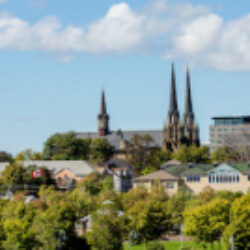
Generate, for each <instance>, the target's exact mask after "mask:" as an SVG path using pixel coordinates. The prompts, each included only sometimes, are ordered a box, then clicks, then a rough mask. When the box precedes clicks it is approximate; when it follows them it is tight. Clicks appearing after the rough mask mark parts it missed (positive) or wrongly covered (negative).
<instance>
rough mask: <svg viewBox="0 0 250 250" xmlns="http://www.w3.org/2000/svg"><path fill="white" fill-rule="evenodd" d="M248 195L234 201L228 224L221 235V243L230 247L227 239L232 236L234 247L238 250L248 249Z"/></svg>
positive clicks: (249, 245) (249, 237) (249, 203)
mask: <svg viewBox="0 0 250 250" xmlns="http://www.w3.org/2000/svg"><path fill="white" fill-rule="evenodd" d="M249 214H250V193H247V194H246V195H244V196H242V197H240V198H238V199H236V200H235V201H234V202H233V204H232V207H231V211H230V224H229V225H228V226H227V227H226V229H225V231H224V233H223V241H224V243H225V245H226V246H227V247H229V246H230V242H229V239H230V237H231V236H232V235H233V236H234V245H235V246H236V247H238V248H239V249H249V248H250V219H249Z"/></svg>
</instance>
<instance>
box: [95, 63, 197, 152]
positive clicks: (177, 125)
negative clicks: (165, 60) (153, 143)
mask: <svg viewBox="0 0 250 250" xmlns="http://www.w3.org/2000/svg"><path fill="white" fill-rule="evenodd" d="M190 83H191V81H190V72H189V69H188V68H187V72H186V95H185V108H184V113H183V120H182V123H181V122H180V114H179V110H178V102H177V91H176V78H175V70H174V64H172V70H171V87H170V101H169V111H168V124H167V125H165V126H164V129H163V138H162V147H163V148H165V149H169V150H171V151H176V150H177V149H178V148H179V147H180V146H181V145H182V144H186V145H187V146H190V145H196V146H199V144H200V141H199V128H198V126H196V125H195V116H194V112H193V104H192V96H191V87H190ZM110 133H111V132H110V130H109V115H108V113H107V106H106V100H105V93H104V90H103V91H102V95H101V107H100V113H99V115H98V135H99V136H103V137H104V136H107V135H109V134H110Z"/></svg>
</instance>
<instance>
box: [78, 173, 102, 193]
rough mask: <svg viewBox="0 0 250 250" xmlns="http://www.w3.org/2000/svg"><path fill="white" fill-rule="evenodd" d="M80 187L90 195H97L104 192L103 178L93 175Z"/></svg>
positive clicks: (83, 181) (87, 177)
mask: <svg viewBox="0 0 250 250" xmlns="http://www.w3.org/2000/svg"><path fill="white" fill-rule="evenodd" d="M78 187H82V188H83V189H84V190H85V191H86V192H87V193H89V194H90V195H96V194H98V193H99V192H100V191H101V190H102V176H101V175H99V174H98V173H91V174H90V175H88V176H86V177H85V178H84V179H83V180H82V181H81V182H80V183H79V184H78Z"/></svg>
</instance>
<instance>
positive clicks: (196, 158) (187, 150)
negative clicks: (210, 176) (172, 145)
mask: <svg viewBox="0 0 250 250" xmlns="http://www.w3.org/2000/svg"><path fill="white" fill-rule="evenodd" d="M174 158H175V159H177V160H179V161H181V162H184V163H188V162H194V163H209V162H210V150H209V148H208V147H207V146H203V147H201V148H199V147H196V146H194V145H192V146H189V147H188V146H186V145H182V146H181V147H180V149H179V150H178V151H177V152H176V153H175V154H174Z"/></svg>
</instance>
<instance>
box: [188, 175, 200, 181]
mask: <svg viewBox="0 0 250 250" xmlns="http://www.w3.org/2000/svg"><path fill="white" fill-rule="evenodd" d="M200 180H201V177H200V175H188V176H187V182H200Z"/></svg>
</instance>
